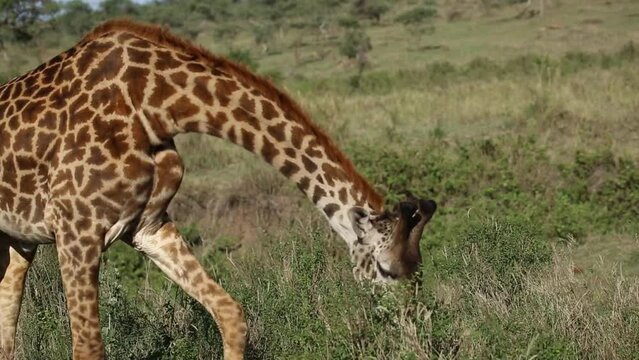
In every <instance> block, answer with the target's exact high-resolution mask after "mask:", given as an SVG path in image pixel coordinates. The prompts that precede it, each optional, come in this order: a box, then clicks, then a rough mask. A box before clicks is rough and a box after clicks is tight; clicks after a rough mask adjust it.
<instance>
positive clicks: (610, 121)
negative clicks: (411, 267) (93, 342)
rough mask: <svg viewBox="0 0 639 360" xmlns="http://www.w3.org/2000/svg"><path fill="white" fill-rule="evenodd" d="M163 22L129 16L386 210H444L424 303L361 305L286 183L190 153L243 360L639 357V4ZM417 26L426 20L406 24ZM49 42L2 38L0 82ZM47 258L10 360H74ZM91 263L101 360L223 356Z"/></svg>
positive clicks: (237, 155)
mask: <svg viewBox="0 0 639 360" xmlns="http://www.w3.org/2000/svg"><path fill="white" fill-rule="evenodd" d="M175 3H176V2H171V1H167V2H164V3H158V4H151V5H147V6H148V7H140V8H135V9H137V10H135V11H136V15H134V17H136V18H140V19H146V20H149V19H151V20H152V19H161V17H160V15H161V14H164V12H171V11H173V12H174V13H175V14H176V20H175V23H174V24H173V23H172V24H171V26H172V28H174V29H175V30H176V31H177V32H178V33H180V34H182V35H185V36H188V37H190V38H192V39H194V41H196V42H198V43H200V44H202V45H204V46H205V47H207V48H209V49H211V50H213V51H215V52H217V53H222V54H228V55H229V56H230V57H231V58H233V59H235V60H237V61H242V62H244V63H246V64H248V65H249V66H252V67H253V68H254V69H255V71H257V72H259V73H261V74H264V75H266V76H270V77H272V78H273V79H274V81H275V82H276V83H277V84H279V86H281V87H283V88H286V89H287V90H288V91H289V92H290V93H291V94H292V96H293V97H294V98H295V99H297V100H298V101H299V102H300V104H301V105H302V107H303V108H304V109H306V110H307V111H308V112H309V113H310V114H311V115H312V117H313V118H314V120H315V121H316V122H317V123H318V124H319V125H320V126H321V127H322V128H324V129H325V130H326V131H327V132H328V133H329V134H330V135H331V136H332V137H333V138H334V139H335V140H336V142H337V143H339V145H340V146H341V147H342V148H343V150H344V151H345V153H347V154H348V155H349V157H351V158H352V160H353V162H354V164H355V165H356V167H357V168H358V169H359V170H360V171H361V172H362V173H363V174H364V175H366V177H367V178H368V179H369V180H370V181H371V183H373V184H374V185H375V186H376V187H377V188H378V189H379V190H380V191H381V192H382V193H384V194H385V195H386V197H387V200H388V201H389V202H390V203H393V202H396V201H397V200H398V199H399V197H400V194H401V193H402V191H403V190H405V189H411V190H412V191H414V192H415V193H417V194H419V195H422V196H424V197H429V198H433V199H435V200H437V202H438V204H439V208H438V212H437V214H436V216H435V217H434V218H433V220H432V221H431V223H430V224H429V225H428V226H427V229H426V231H425V234H424V237H423V239H422V253H423V254H424V263H423V266H422V273H423V276H422V278H421V279H420V280H421V281H420V282H419V286H418V287H417V288H411V287H410V286H409V285H408V284H403V285H401V286H399V287H395V288H379V287H374V286H364V287H361V286H358V285H357V284H356V283H355V282H354V280H353V279H352V275H351V267H350V264H349V260H348V256H347V254H346V247H345V246H344V244H343V243H342V241H341V240H340V239H339V238H338V237H336V236H335V235H334V234H333V233H332V232H331V231H330V229H329V228H328V226H327V225H326V223H325V221H324V219H323V217H322V216H321V214H319V213H317V212H316V211H315V210H314V209H313V207H312V205H311V204H310V203H309V202H308V201H307V200H306V199H305V198H304V197H303V195H302V194H301V193H300V192H299V191H298V190H297V188H295V186H294V185H293V184H290V183H289V182H287V181H286V180H285V179H284V178H282V177H281V176H280V175H279V174H278V173H277V172H276V171H275V170H273V169H272V168H270V167H269V166H267V165H266V164H264V163H262V162H261V161H260V160H259V159H257V158H255V157H254V156H252V155H251V154H248V153H246V152H245V151H244V150H243V149H241V148H239V147H234V146H232V145H230V144H227V143H225V142H222V141H220V140H218V139H214V138H207V137H203V136H183V137H179V138H178V140H177V141H178V147H179V150H180V152H181V153H182V155H183V157H184V160H185V164H186V168H187V175H186V178H185V180H184V183H183V185H182V188H181V190H180V192H179V193H178V196H177V197H176V199H175V201H174V204H173V205H172V207H171V209H170V210H171V214H172V216H173V217H174V218H175V219H176V220H177V222H178V223H179V224H180V226H181V231H182V232H183V234H185V236H186V237H187V238H188V239H189V241H190V243H191V245H192V246H193V247H194V249H195V250H196V252H197V254H198V257H199V258H200V259H201V261H202V262H203V263H204V264H205V266H206V267H207V269H208V270H209V272H210V273H211V274H212V275H213V276H214V277H215V278H216V279H219V280H220V282H221V284H222V285H223V286H224V287H225V288H226V289H227V290H228V291H229V292H230V293H231V294H232V295H233V296H235V297H236V299H238V300H239V301H240V302H241V303H242V304H243V305H244V307H245V310H246V313H247V316H248V319H249V326H250V330H249V331H250V348H249V353H248V358H250V359H430V358H444V359H449V358H450V359H457V358H459V359H486V358H526V359H529V358H535V359H606V360H607V359H631V358H638V357H639V220H637V219H639V148H638V147H637V144H639V96H638V95H637V94H639V72H638V71H637V69H638V68H639V67H638V65H639V3H638V2H637V1H630V0H628V1H605V0H588V1H582V0H561V1H556V0H555V1H546V6H545V8H544V11H543V14H536V13H532V15H534V16H531V17H530V18H526V16H523V17H524V18H522V16H518V15H520V14H522V11H524V9H525V3H523V2H522V3H518V4H514V5H512V4H507V3H510V2H509V1H484V2H480V1H462V0H442V1H439V2H434V1H416V0H406V1H397V2H392V3H391V2H389V3H390V4H391V5H389V6H388V9H387V10H386V11H385V12H384V13H383V14H382V15H381V19H380V20H379V22H378V21H377V20H376V19H374V18H367V17H364V16H361V15H357V14H355V15H353V13H352V8H353V3H355V2H340V1H333V2H330V1H329V0H322V1H318V2H316V4H322V7H320V8H303V7H302V5H299V7H297V8H296V7H287V4H289V5H290V2H286V1H282V2H277V1H275V2H273V3H278V4H282V3H283V4H284V5H281V6H282V8H279V7H277V8H276V9H288V10H286V11H285V12H282V14H285V15H287V16H285V17H282V16H276V15H277V14H276V15H273V14H272V13H271V12H269V11H268V8H269V6H268V3H269V2H259V1H256V2H251V1H246V2H239V3H241V4H243V5H241V6H240V5H237V6H236V5H233V6H230V5H229V7H226V8H220V9H218V8H214V7H213V5H210V4H218V3H220V2H216V1H211V2H210V4H209V3H208V2H202V1H190V2H188V4H190V5H189V6H198V7H196V8H190V7H189V6H187V5H183V7H184V9H183V10H181V11H183V12H185V14H186V15H184V14H183V13H178V12H177V10H176V5H175ZM299 3H300V4H306V2H299ZM329 3H331V4H334V6H333V7H330V6H329V5H327V4H329ZM512 3H517V1H513V2H512ZM533 3H537V2H536V1H533ZM264 4H267V5H264ZM309 4H311V5H308V6H312V3H311V2H309ZM482 4H489V5H482ZM490 4H493V5H490ZM154 6H155V7H154ZM277 6H280V5H277ZM304 6H306V5H304ZM318 6H319V5H318ZM203 7H204V8H207V9H209V10H206V9H204V10H202V8H203ZM418 8H424V9H434V10H435V11H436V13H435V14H431V15H428V14H429V12H428V11H426V12H425V13H424V14H426V15H424V17H423V18H420V20H419V21H415V22H412V20H411V21H403V20H399V19H402V16H405V14H407V13H414V11H415V9H418ZM193 9H200V10H197V11H195V10H193ZM212 9H213V10H215V11H213V10H212ZM309 9H314V10H313V11H310V10H309ZM533 10H534V8H533ZM282 11H284V10H282ZM209 13H211V14H209ZM158 14H160V15H158ZM207 14H208V15H207ZM220 14H221V15H220ZM247 14H250V16H249V15H247ZM524 14H525V13H524ZM178 15H180V16H178ZM187 15H188V16H192V17H193V18H192V19H191V18H189V17H188V16H187ZM90 16H92V17H91V18H90V19H89V20H87V23H88V24H92V23H93V22H95V21H97V19H100V18H101V16H102V17H103V16H106V15H100V14H94V13H91V14H90ZM154 16H155V17H154ZM163 16H164V15H163ZM225 16H226V18H225ZM182 17H184V18H182ZM238 19H239V20H238ZM242 19H243V20H242ZM189 20H192V21H189ZM159 22H166V23H169V22H168V21H165V20H162V21H159ZM78 23H79V21H78ZM54 25H55V26H54ZM54 25H50V24H45V25H42V26H54V28H53V29H54V30H51V31H48V32H44V33H43V34H42V36H41V37H40V38H34V39H32V40H29V41H27V42H17V41H4V42H3V44H4V50H0V79H2V78H9V77H12V76H15V75H17V74H20V73H22V72H23V71H26V70H27V69H30V68H32V67H34V66H36V65H37V64H38V63H39V62H41V61H43V60H45V59H47V58H49V57H51V56H53V55H55V54H57V53H58V52H59V51H61V50H63V49H66V48H68V47H69V46H71V45H72V44H74V43H75V41H77V39H78V38H79V37H80V36H79V35H78V34H75V33H74V32H73V31H75V30H73V29H68V28H66V27H65V26H64V23H62V22H60V23H59V24H54ZM87 26H88V25H87ZM72 30H73V31H72ZM349 34H357V35H352V36H353V37H352V39H351V40H347V39H348V36H350V35H349ZM361 34H364V36H363V35H361ZM258 35H259V36H258ZM362 36H363V37H362ZM366 37H368V40H367V38H366ZM258 38H259V39H261V40H259V41H258ZM353 39H354V40H353ZM349 41H350V43H349ZM353 43H354V44H355V48H356V53H357V54H356V56H354V57H351V58H349V57H348V56H347V55H346V53H349V51H348V47H349V46H351V45H353ZM362 46H363V48H362ZM344 49H346V50H344ZM362 49H364V50H362ZM240 222H241V223H242V224H243V226H242V227H238V225H237V224H238V223H240ZM40 252H41V253H40V254H39V261H37V262H36V265H35V266H34V268H33V269H32V270H31V272H30V274H29V279H28V291H27V295H26V299H25V305H24V307H23V315H22V317H21V320H20V330H19V349H18V354H19V357H18V358H19V359H68V358H69V357H70V337H69V330H68V323H67V320H66V314H65V311H66V310H65V308H64V299H63V297H62V291H61V282H60V277H59V273H58V271H57V269H56V263H55V262H56V260H55V255H54V254H55V252H54V250H53V249H52V248H51V247H41V249H40ZM104 263H105V266H104V267H103V269H104V270H103V272H102V274H101V284H102V297H101V298H102V303H101V318H102V321H103V325H102V326H103V334H104V337H105V342H106V344H107V353H108V354H109V356H110V358H121V359H210V358H211V357H213V358H219V357H220V356H221V340H220V338H219V335H218V333H217V330H216V327H215V324H214V322H213V321H212V319H211V318H210V317H209V316H208V314H206V313H205V311H204V310H203V308H202V307H200V306H199V305H198V304H196V303H195V302H194V301H192V300H191V299H190V298H188V297H186V295H184V294H183V293H182V292H181V291H179V289H178V288H177V287H176V286H174V285H172V284H170V283H169V282H168V281H167V280H166V279H165V278H164V276H163V275H162V274H161V273H160V272H159V270H157V269H156V268H155V267H154V266H153V265H152V264H150V263H149V262H148V261H147V260H145V259H143V258H142V257H140V256H139V255H138V254H137V253H135V252H134V251H133V250H131V249H129V248H128V247H126V246H125V245H122V244H116V245H115V246H113V248H111V249H110V250H109V252H107V253H106V254H105V255H104Z"/></svg>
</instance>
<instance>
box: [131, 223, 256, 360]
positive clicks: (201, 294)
mask: <svg viewBox="0 0 639 360" xmlns="http://www.w3.org/2000/svg"><path fill="white" fill-rule="evenodd" d="M133 246H134V247H135V248H136V249H137V250H139V251H141V252H142V253H144V254H145V255H147V256H148V257H149V258H150V259H151V260H152V261H153V262H154V263H155V264H156V265H157V266H158V267H159V268H160V269H161V270H162V271H163V272H164V273H165V274H166V275H167V276H168V277H169V278H171V280H173V281H174V282H176V283H177V284H178V285H179V286H180V287H181V288H182V289H184V291H186V292H187V293H188V294H189V295H190V296H191V297H193V298H194V299H195V300H197V301H198V302H199V303H201V304H202V305H203V306H204V307H205V308H206V309H207V310H208V312H209V313H211V315H213V318H214V319H215V321H216V322H217V324H218V327H219V329H220V333H221V334H222V339H223V341H224V358H225V359H226V360H235V359H243V358H244V347H245V346H246V332H247V327H246V321H245V320H244V312H243V310H242V307H241V306H240V305H239V304H238V303H237V302H236V301H235V300H233V298H232V297H231V296H230V295H229V294H228V293H226V291H224V289H222V287H221V286H220V285H219V284H217V283H216V282H215V281H214V280H213V279H211V277H210V276H209V275H208V274H207V273H206V271H205V270H204V268H203V267H202V266H201V265H200V263H199V262H198V260H197V259H196V258H195V256H194V255H193V253H192V252H191V249H190V248H189V246H188V245H187V243H186V241H185V240H184V238H183V237H182V235H180V233H179V232H178V231H177V229H176V227H175V225H174V224H173V223H172V222H168V223H164V224H163V225H162V226H161V227H160V229H159V230H158V231H156V232H154V233H152V234H144V232H143V231H142V232H141V233H138V234H136V235H135V237H134V239H133Z"/></svg>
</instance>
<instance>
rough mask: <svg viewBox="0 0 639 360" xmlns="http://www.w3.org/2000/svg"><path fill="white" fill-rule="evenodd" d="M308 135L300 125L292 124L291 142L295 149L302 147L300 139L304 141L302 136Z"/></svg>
mask: <svg viewBox="0 0 639 360" xmlns="http://www.w3.org/2000/svg"><path fill="white" fill-rule="evenodd" d="M306 135H308V134H307V133H306V130H304V129H303V128H302V127H300V126H293V128H292V129H291V142H292V143H293V146H295V148H296V149H301V148H302V141H304V137H305V136H306Z"/></svg>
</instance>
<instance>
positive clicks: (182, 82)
mask: <svg viewBox="0 0 639 360" xmlns="http://www.w3.org/2000/svg"><path fill="white" fill-rule="evenodd" d="M170 78H171V81H173V83H174V84H175V85H177V86H179V87H180V88H182V89H184V88H185V87H186V80H187V79H188V78H189V76H188V75H187V74H186V73H185V72H184V71H178V72H176V73H173V74H171V76H170Z"/></svg>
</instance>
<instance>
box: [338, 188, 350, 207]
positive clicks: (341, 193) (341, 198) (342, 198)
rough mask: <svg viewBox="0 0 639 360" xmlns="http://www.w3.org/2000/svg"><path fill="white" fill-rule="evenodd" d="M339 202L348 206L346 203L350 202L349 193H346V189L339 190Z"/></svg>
mask: <svg viewBox="0 0 639 360" xmlns="http://www.w3.org/2000/svg"><path fill="white" fill-rule="evenodd" d="M338 194H339V201H341V202H342V204H346V201H348V192H347V191H346V188H341V189H339V193H338Z"/></svg>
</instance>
